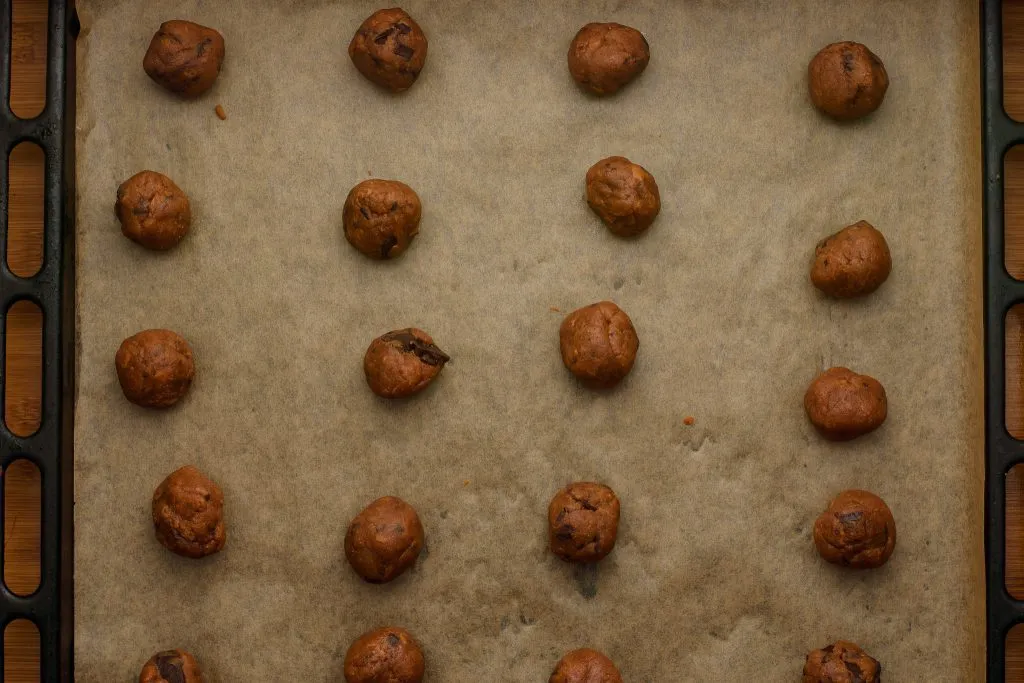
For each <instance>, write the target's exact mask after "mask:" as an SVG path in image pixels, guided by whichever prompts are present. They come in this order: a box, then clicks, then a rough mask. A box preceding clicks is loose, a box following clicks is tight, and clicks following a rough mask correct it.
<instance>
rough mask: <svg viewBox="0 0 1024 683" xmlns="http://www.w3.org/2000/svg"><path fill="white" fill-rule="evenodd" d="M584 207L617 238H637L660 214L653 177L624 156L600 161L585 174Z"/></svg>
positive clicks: (657, 194) (658, 197)
mask: <svg viewBox="0 0 1024 683" xmlns="http://www.w3.org/2000/svg"><path fill="white" fill-rule="evenodd" d="M587 204H589V205H590V208H591V209H593V210H594V213H596V214H597V215H598V216H600V217H601V220H602V221H604V224H605V225H607V226H608V229H609V230H611V231H612V232H613V233H615V234H616V235H618V236H619V237H633V236H635V235H639V234H640V233H642V232H643V231H644V230H646V229H647V228H649V227H650V226H651V223H653V222H654V219H655V218H657V217H658V212H659V211H661V194H660V193H659V192H658V183H656V182H654V176H652V175H651V174H650V173H648V172H647V169H645V168H644V167H643V166H641V165H640V164H634V163H633V162H632V161H630V160H629V159H627V158H626V157H608V158H607V159H601V161H599V162H597V163H596V164H594V165H593V166H591V167H590V170H588V171H587Z"/></svg>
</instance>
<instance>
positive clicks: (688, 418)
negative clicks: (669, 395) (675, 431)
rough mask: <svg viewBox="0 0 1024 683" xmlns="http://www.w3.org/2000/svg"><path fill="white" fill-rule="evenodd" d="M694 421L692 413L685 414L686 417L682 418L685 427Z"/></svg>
mask: <svg viewBox="0 0 1024 683" xmlns="http://www.w3.org/2000/svg"><path fill="white" fill-rule="evenodd" d="M694 421H695V420H694V419H693V416H692V415H687V416H686V417H684V418H683V424H684V425H686V426H687V427H689V426H690V425H692V424H693V423H694Z"/></svg>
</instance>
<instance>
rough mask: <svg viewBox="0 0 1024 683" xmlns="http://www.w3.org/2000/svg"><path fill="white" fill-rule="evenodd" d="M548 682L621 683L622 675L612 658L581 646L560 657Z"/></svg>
mask: <svg viewBox="0 0 1024 683" xmlns="http://www.w3.org/2000/svg"><path fill="white" fill-rule="evenodd" d="M548 683H622V675H621V674H619V670H618V669H617V668H616V667H615V664H614V663H613V662H612V660H610V659H608V658H607V657H605V656H604V655H603V654H601V653H600V652H598V651H597V650H590V649H587V648H583V649H580V650H573V651H572V652H569V653H567V654H566V655H565V656H564V657H562V659H561V661H559V662H558V666H556V667H555V670H554V671H553V672H552V674H551V678H549V679H548Z"/></svg>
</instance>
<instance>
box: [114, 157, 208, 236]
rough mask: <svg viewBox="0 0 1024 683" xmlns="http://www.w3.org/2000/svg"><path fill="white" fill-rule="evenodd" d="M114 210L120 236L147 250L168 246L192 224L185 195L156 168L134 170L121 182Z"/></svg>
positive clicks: (185, 232) (190, 212) (186, 231)
mask: <svg viewBox="0 0 1024 683" xmlns="http://www.w3.org/2000/svg"><path fill="white" fill-rule="evenodd" d="M114 213H115V214H116V215H117V220H119V221H120V222H121V232H122V233H124V236H125V237H127V238H128V239H130V240H131V241H133V242H137V243H138V244H141V245H142V246H144V247H146V248H147V249H156V250H160V251H163V250H165V249H170V248H171V247H173V246H174V245H176V244H177V243H178V242H180V241H181V239H182V238H183V237H184V236H185V235H186V234H188V229H189V227H191V225H192V209H191V207H190V206H189V203H188V196H186V194H185V193H184V192H182V190H181V188H180V187H178V186H177V185H175V184H174V181H173V180H171V179H170V178H168V177H167V176H165V175H163V174H162V173H157V172H156V171H142V172H141V173H136V174H135V175H133V176H132V177H131V178H129V179H128V180H126V181H124V182H123V183H121V185H120V186H118V188H117V201H116V202H115V203H114Z"/></svg>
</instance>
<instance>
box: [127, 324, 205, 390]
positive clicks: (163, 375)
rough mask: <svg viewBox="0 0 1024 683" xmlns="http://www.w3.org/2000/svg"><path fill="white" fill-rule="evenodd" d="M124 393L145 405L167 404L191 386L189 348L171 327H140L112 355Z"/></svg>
mask: <svg viewBox="0 0 1024 683" xmlns="http://www.w3.org/2000/svg"><path fill="white" fill-rule="evenodd" d="M114 367H115V368H116V370H117V381H118V382H120V383H121V391H122V392H124V397H125V398H127V399H128V400H129V401H131V402H132V403H134V404H135V405H139V406H143V407H145V408H169V407H171V406H173V405H174V404H175V403H177V402H178V401H180V400H181V399H182V397H184V396H185V394H187V393H188V390H189V387H191V386H192V378H193V377H195V374H196V366H195V363H194V362H193V360H192V348H191V347H190V346H189V345H188V342H187V341H185V339H184V337H182V336H181V335H180V334H178V333H176V332H172V331H171V330H143V331H142V332H139V333H138V334H134V335H132V336H130V337H128V338H127V339H125V340H124V341H123V342H121V346H120V348H118V349H117V354H116V355H115V356H114Z"/></svg>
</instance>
